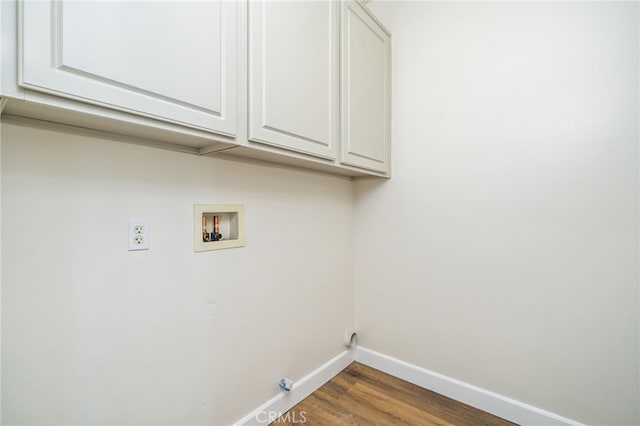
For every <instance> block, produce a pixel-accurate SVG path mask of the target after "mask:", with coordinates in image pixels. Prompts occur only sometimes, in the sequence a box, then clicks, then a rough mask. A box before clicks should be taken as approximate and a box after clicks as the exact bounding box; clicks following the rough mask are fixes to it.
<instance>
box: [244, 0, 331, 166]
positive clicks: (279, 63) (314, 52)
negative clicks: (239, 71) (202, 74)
mask: <svg viewBox="0 0 640 426" xmlns="http://www.w3.org/2000/svg"><path fill="white" fill-rule="evenodd" d="M338 19H339V3H337V2H335V1H330V0H323V1H318V0H311V1H273V0H262V1H259V0H258V1H253V2H251V3H250V5H249V139H251V140H253V141H256V142H261V143H264V144H268V145H273V146H277V147H280V148H285V149H289V150H294V151H297V152H301V153H305V154H310V155H314V156H318V157H323V158H328V159H335V158H336V154H337V147H338V138H339V122H338V120H339V113H338V108H339V93H338V90H339V87H338V79H339V65H338V61H339V51H338V49H339V41H338V35H339V34H338V31H339V27H338Z"/></svg>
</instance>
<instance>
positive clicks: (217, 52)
mask: <svg viewBox="0 0 640 426" xmlns="http://www.w3.org/2000/svg"><path fill="white" fill-rule="evenodd" d="M237 7H238V6H237V4H236V2H230V1H224V0H220V1H206V2H202V1H200V2H198V1H193V2H191V1H188V2H182V1H95V2H94V1H77V0H75V1H69V0H55V1H42V0H25V1H24V2H22V3H21V14H20V20H21V21H20V22H21V27H22V37H21V40H22V44H21V50H20V77H19V79H20V81H19V84H20V85H21V86H23V87H26V88H29V89H32V90H36V91H42V92H47V93H50V94H54V95H58V96H62V97H66V98H72V99H76V100H80V101H83V102H88V103H93V104H97V105H101V106H106V107H109V108H112V109H118V110H123V111H127V112H131V113H135V114H139V115H143V116H147V117H151V118H155V119H159V120H163V121H168V122H173V123H178V124H181V125H184V126H189V127H194V128H199V129H204V130H211V131H215V132H218V133H222V134H226V135H234V134H235V133H236V126H237V124H236V115H237V113H236V80H235V79H236V74H237V63H236V49H237V40H236V39H237V34H236V31H237V22H236V17H237Z"/></svg>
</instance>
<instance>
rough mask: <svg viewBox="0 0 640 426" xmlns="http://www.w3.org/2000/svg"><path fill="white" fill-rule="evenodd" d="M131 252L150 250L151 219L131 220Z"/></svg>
mask: <svg viewBox="0 0 640 426" xmlns="http://www.w3.org/2000/svg"><path fill="white" fill-rule="evenodd" d="M128 241H129V251H132V250H149V219H129V239H128Z"/></svg>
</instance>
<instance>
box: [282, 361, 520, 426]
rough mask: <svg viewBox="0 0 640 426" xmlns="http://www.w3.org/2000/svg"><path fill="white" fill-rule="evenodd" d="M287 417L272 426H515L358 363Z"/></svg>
mask: <svg viewBox="0 0 640 426" xmlns="http://www.w3.org/2000/svg"><path fill="white" fill-rule="evenodd" d="M287 414H288V415H287ZM287 414H285V415H283V416H282V417H280V418H279V419H278V420H276V421H275V422H274V423H272V424H273V425H299V424H301V423H304V424H306V425H319V426H325V425H326V426H330V425H361V426H365V425H366V426H386V425H425V426H478V425H484V426H508V425H513V423H511V422H508V421H506V420H504V419H501V418H499V417H496V416H493V415H491V414H488V413H485V412H483V411H480V410H478V409H476V408H473V407H471V406H469V405H466V404H463V403H460V402H458V401H454V400H452V399H450V398H447V397H445V396H442V395H440V394H437V393H435V392H431V391H429V390H426V389H423V388H421V387H419V386H416V385H414V384H412V383H409V382H406V381H404V380H401V379H398V378H396V377H393V376H390V375H388V374H385V373H383V372H381V371H378V370H376V369H373V368H371V367H367V366H365V365H362V364H359V363H357V362H354V363H352V364H351V365H349V366H348V367H347V368H346V369H344V370H343V371H342V372H341V373H340V374H338V375H337V376H335V377H334V378H333V379H331V380H330V381H329V382H327V383H326V384H325V385H323V386H322V387H320V388H319V389H318V390H316V391H315V392H314V393H312V394H311V395H309V397H307V398H306V399H304V400H303V401H301V402H300V403H299V404H297V405H296V406H295V407H293V408H292V409H291V410H289V412H288V413H287ZM302 420H304V421H302Z"/></svg>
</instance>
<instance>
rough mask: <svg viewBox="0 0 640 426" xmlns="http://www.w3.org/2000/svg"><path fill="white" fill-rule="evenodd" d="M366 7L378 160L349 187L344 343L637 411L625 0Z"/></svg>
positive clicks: (634, 26)
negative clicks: (385, 164)
mask: <svg viewBox="0 0 640 426" xmlns="http://www.w3.org/2000/svg"><path fill="white" fill-rule="evenodd" d="M370 7H371V9H372V10H373V11H374V13H375V14H376V15H377V16H378V18H379V19H380V20H381V21H382V22H384V23H385V25H386V26H387V27H388V28H389V29H390V31H391V33H392V34H393V104H392V105H393V106H392V110H393V164H392V168H393V173H394V176H393V179H391V180H390V181H387V182H380V181H362V182H358V183H357V185H356V204H355V205H356V212H355V217H356V222H355V223H356V228H355V247H356V251H355V253H356V255H355V262H356V267H355V268H356V269H355V292H356V293H355V300H356V325H357V328H358V329H359V334H360V342H361V344H362V345H363V346H366V347H367V348H371V349H373V350H376V351H379V352H382V353H385V354H388V355H391V356H394V357H397V358H400V359H402V360H405V361H407V362H411V363H413V364H417V365H419V366H422V367H424V368H428V369H430V370H433V371H437V372H439V373H442V374H446V375H448V376H450V377H454V378H457V379H460V380H462V381H464V382H467V383H471V384H474V385H477V386H479V387H482V388H485V389H488V390H491V391H494V392H497V393H501V394H503V395H506V396H509V397H511V398H515V399H517V400H520V401H523V402H525V403H528V404H531V405H534V406H538V407H540V408H543V409H545V410H548V411H551V412H554V413H557V414H560V415H563V416H565V417H569V418H572V419H575V420H578V421H581V422H585V423H588V424H606V425H614V424H616V425H623V424H625V425H637V424H638V423H640V417H639V414H638V400H639V392H638V377H639V376H638V374H639V367H638V363H639V353H638V347H639V341H638V335H639V334H638V333H639V330H638V323H639V320H638V300H639V298H638V137H639V135H638V121H639V120H638V118H639V106H638V104H639V98H638V96H639V95H638V91H639V83H638V78H639V75H640V69H639V67H638V62H639V46H638V40H639V34H638V25H639V24H638V16H639V12H638V3H637V2H626V3H614V2H567V3H562V2H531V3H526V2H497V3H485V2H472V3H459V2H408V3H402V2H393V3H387V2H377V1H376V2H373V3H372V4H371V5H370Z"/></svg>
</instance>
